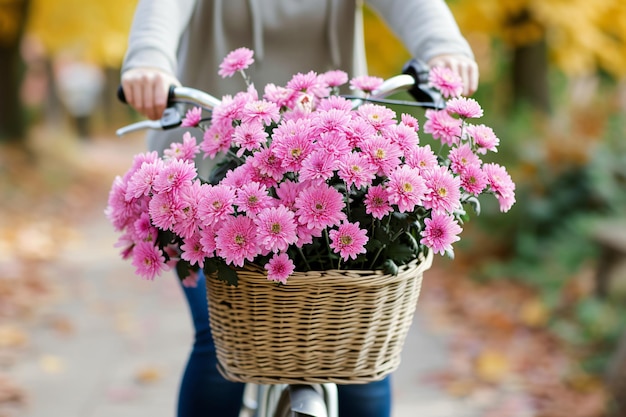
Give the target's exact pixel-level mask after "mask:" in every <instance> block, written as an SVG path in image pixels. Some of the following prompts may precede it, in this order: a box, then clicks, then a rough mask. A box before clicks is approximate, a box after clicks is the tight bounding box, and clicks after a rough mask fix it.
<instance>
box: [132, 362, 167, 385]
mask: <svg viewBox="0 0 626 417" xmlns="http://www.w3.org/2000/svg"><path fill="white" fill-rule="evenodd" d="M162 376H163V375H162V372H161V370H160V369H158V368H157V367H154V366H146V367H143V368H140V369H139V370H137V372H136V373H135V380H136V381H137V382H139V383H140V384H152V383H155V382H157V381H159V380H160V379H161V378H162Z"/></svg>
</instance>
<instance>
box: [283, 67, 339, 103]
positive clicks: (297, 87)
mask: <svg viewBox="0 0 626 417" xmlns="http://www.w3.org/2000/svg"><path fill="white" fill-rule="evenodd" d="M287 88H288V89H290V90H292V91H294V92H298V93H302V94H304V95H306V96H308V97H309V98H310V99H311V100H315V99H316V98H317V97H326V96H328V94H329V89H328V87H326V83H325V82H324V81H323V79H321V78H320V76H318V75H317V73H316V72H315V71H309V72H307V73H306V74H303V73H298V74H295V75H294V76H293V77H291V79H290V80H289V81H288V82H287Z"/></svg>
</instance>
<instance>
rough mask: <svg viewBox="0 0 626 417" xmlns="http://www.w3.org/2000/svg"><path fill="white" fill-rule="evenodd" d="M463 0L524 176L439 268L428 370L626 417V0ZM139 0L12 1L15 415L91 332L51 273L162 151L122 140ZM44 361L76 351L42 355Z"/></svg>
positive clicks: (392, 68)
mask: <svg viewBox="0 0 626 417" xmlns="http://www.w3.org/2000/svg"><path fill="white" fill-rule="evenodd" d="M448 3H449V5H450V6H451V8H452V10H453V13H454V15H455V17H456V18H457V20H458V22H459V25H460V26H461V29H462V31H463V33H464V34H465V35H466V36H467V38H468V40H469V41H470V43H471V45H472V47H473V49H474V52H475V54H476V58H477V60H478V63H479V66H480V71H481V86H480V89H479V91H478V92H477V93H476V95H475V98H476V99H477V100H478V101H479V102H480V103H481V105H482V106H483V108H484V109H485V114H486V116H485V121H484V122H485V123H486V124H488V125H490V126H492V127H493V128H494V130H495V131H496V133H497V134H498V136H499V138H500V140H501V145H500V150H499V153H498V154H497V155H495V158H496V159H497V160H498V161H500V162H501V163H503V164H505V165H506V166H507V167H509V170H510V172H511V175H512V177H513V179H514V180H515V181H516V183H517V186H518V189H517V204H516V205H515V206H514V207H513V209H512V211H511V212H510V213H508V214H507V215H496V214H498V213H496V212H497V207H495V206H490V205H485V206H483V213H482V214H481V216H480V217H478V218H475V220H472V221H471V222H470V223H469V224H467V225H466V227H465V231H464V239H463V241H462V242H461V244H460V245H459V246H458V247H457V254H456V259H455V260H454V262H450V261H449V260H446V259H443V258H440V259H438V260H437V261H436V265H435V267H434V268H433V271H432V272H430V273H427V276H426V281H425V288H424V292H423V294H422V296H421V299H420V309H421V310H420V311H421V312H422V314H423V315H425V316H426V317H428V318H429V321H430V323H431V327H432V328H433V330H434V331H437V332H441V333H443V334H445V335H446V337H448V338H449V340H450V341H451V343H450V350H451V352H450V355H451V360H450V361H449V364H448V366H447V367H446V369H444V370H442V371H441V372H438V373H437V374H433V375H432V376H431V378H430V381H429V382H430V383H433V384H437V385H438V386H440V387H441V388H442V389H443V390H445V391H446V392H448V393H449V394H450V395H451V396H453V397H457V398H468V397H472V396H476V395H477V393H481V392H486V391H485V390H489V389H492V388H493V387H505V388H506V387H515V390H518V391H519V390H521V391H523V393H524V395H523V399H524V400H523V401H522V400H519V397H515V398H516V400H511V401H509V402H500V403H499V405H497V406H493V407H491V408H490V409H485V413H484V415H485V416H514V417H517V416H520V417H521V416H541V417H558V416H568V417H572V416H573V417H576V416H580V417H601V416H624V415H626V341H621V339H622V334H623V333H624V332H626V305H625V300H626V220H625V219H626V2H624V1H623V0H596V1H593V2H589V1H585V0H569V1H563V0H482V1H472V0H450V1H449V2H448ZM134 5H135V2H133V1H127V0H108V1H101V0H98V1H96V0H94V1H78V0H56V1H48V0H0V63H1V64H2V65H0V190H1V191H2V195H1V197H0V416H3V417H4V416H21V415H26V414H25V413H27V410H28V407H29V398H30V397H29V387H28V386H24V385H23V384H21V382H20V380H19V378H17V377H16V375H15V374H14V372H13V370H14V369H15V368H16V366H17V365H18V364H19V363H20V361H24V360H28V358H30V357H31V356H32V355H31V356H29V355H28V352H29V350H31V351H32V349H33V343H34V342H33V341H34V340H37V336H36V332H38V331H41V329H42V328H45V329H47V331H51V332H54V333H55V334H58V335H59V336H60V337H71V335H72V333H73V332H75V325H74V320H75V317H72V316H71V315H67V314H66V315H64V314H59V313H58V311H59V310H58V309H56V308H57V306H58V305H59V304H60V303H62V301H63V299H64V294H65V296H67V289H66V288H65V287H64V285H67V280H64V278H66V277H64V276H62V275H55V274H54V273H51V272H50V271H56V269H55V268H56V267H55V266H54V265H56V264H55V262H58V260H59V259H60V258H63V257H64V256H66V255H64V253H65V254H66V253H67V252H66V251H67V249H68V248H74V249H75V248H76V247H84V246H85V245H86V246H87V247H88V245H89V241H86V240H85V237H84V236H82V234H81V231H82V229H83V228H85V227H88V225H89V224H92V223H93V222H101V220H102V209H103V207H104V204H105V203H106V194H107V192H108V187H109V185H110V183H111V180H112V178H113V176H114V175H117V174H119V173H121V172H123V170H125V169H126V167H127V164H128V163H129V161H130V157H131V155H132V153H134V152H137V151H141V150H143V148H142V146H143V142H142V138H141V137H139V136H137V137H130V138H128V139H126V140H124V141H120V139H117V138H115V137H114V131H115V129H116V128H117V127H120V126H122V125H124V124H127V123H129V122H131V121H134V120H136V118H137V116H136V114H134V113H133V112H132V111H131V110H129V109H127V108H125V107H124V106H122V105H121V104H119V103H117V102H116V101H115V99H114V91H115V89H116V87H117V84H118V80H119V66H120V62H121V59H122V57H123V53H124V50H125V47H126V36H127V31H128V27H129V25H130V21H131V18H132V12H133V10H134ZM365 18H366V22H365V23H366V37H367V39H366V41H367V48H368V58H369V62H370V71H371V73H372V74H375V75H379V76H383V77H386V76H390V75H393V74H394V73H396V72H397V71H398V70H399V69H400V68H401V67H402V65H403V64H404V62H405V61H406V59H408V55H407V53H406V51H405V50H404V49H403V48H402V46H401V45H400V43H399V42H398V41H397V39H396V38H395V37H394V35H393V34H392V33H391V32H389V31H388V30H387V28H386V27H385V26H384V24H383V23H381V21H380V20H378V18H377V17H376V15H375V14H374V13H372V12H371V11H369V10H366V14H365ZM416 115H417V117H418V118H420V114H419V113H417V114H416ZM102 250H104V251H107V250H109V248H104V249H102ZM110 250H111V251H114V249H110ZM74 279H76V277H74ZM119 279H120V280H122V279H132V277H130V278H129V277H119ZM72 282H74V281H72ZM38 366H40V367H41V368H42V369H44V370H45V371H47V372H50V373H54V372H59V371H61V370H62V367H63V364H62V362H61V361H59V360H58V358H55V357H54V356H51V355H48V356H46V355H40V356H39V357H38ZM135 374H136V375H135V376H136V377H137V379H138V380H139V381H141V382H142V383H150V382H151V381H153V380H156V379H158V377H159V376H158V371H157V370H155V369H150V368H146V369H137V370H136V372H135ZM505 390H506V389H505ZM119 395H122V394H119Z"/></svg>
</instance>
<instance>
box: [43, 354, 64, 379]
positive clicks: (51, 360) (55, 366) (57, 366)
mask: <svg viewBox="0 0 626 417" xmlns="http://www.w3.org/2000/svg"><path fill="white" fill-rule="evenodd" d="M39 367H40V368H41V369H42V370H43V371H44V372H45V373H47V374H60V373H61V372H63V371H64V370H65V363H64V361H63V359H61V358H60V357H58V356H55V355H43V356H41V357H40V358H39Z"/></svg>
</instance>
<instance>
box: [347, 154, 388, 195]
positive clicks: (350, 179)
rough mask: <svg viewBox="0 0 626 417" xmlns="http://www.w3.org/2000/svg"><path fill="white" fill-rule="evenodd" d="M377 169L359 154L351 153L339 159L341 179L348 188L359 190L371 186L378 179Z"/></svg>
mask: <svg viewBox="0 0 626 417" xmlns="http://www.w3.org/2000/svg"><path fill="white" fill-rule="evenodd" d="M376 171H378V168H377V167H375V166H374V165H373V164H372V163H371V162H370V161H369V159H368V158H367V157H366V156H365V155H363V154H362V153H359V152H349V153H347V154H344V155H343V156H342V157H340V158H339V171H338V173H337V174H338V175H339V178H341V179H342V180H344V181H345V182H346V184H347V185H348V187H351V186H353V185H354V186H355V187H356V188H357V189H358V188H361V187H366V186H369V185H370V184H371V183H372V180H374V178H375V177H376Z"/></svg>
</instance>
